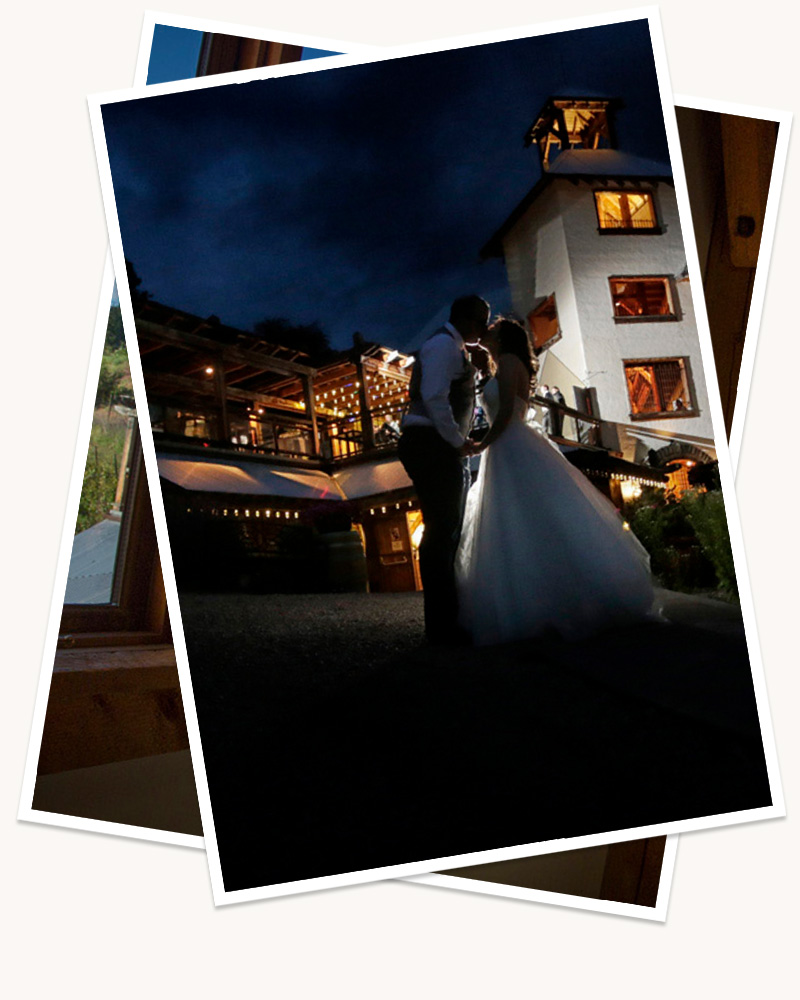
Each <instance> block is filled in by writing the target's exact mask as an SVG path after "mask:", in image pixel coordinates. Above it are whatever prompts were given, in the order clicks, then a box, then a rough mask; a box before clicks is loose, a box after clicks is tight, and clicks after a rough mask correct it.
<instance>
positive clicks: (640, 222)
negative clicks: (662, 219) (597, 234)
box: [595, 191, 657, 229]
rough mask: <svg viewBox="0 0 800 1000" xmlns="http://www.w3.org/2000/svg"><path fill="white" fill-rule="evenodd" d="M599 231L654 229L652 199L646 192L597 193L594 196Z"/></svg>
mask: <svg viewBox="0 0 800 1000" xmlns="http://www.w3.org/2000/svg"><path fill="white" fill-rule="evenodd" d="M595 201H596V203H597V217H598V219H599V221H600V228H601V229H655V228H656V225H657V221H656V211H655V205H654V204H653V198H652V196H651V195H649V194H647V193H646V192H638V193H632V192H622V191H598V192H597V193H596V194H595Z"/></svg>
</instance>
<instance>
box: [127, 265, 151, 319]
mask: <svg viewBox="0 0 800 1000" xmlns="http://www.w3.org/2000/svg"><path fill="white" fill-rule="evenodd" d="M125 270H126V271H127V273H128V288H130V291H131V302H132V303H133V311H134V312H136V310H137V308H138V307H140V306H143V305H144V304H145V303H146V302H149V301H150V292H145V291H144V290H142V289H140V288H139V285H141V283H142V279H141V278H140V277H139V275H138V274H137V273H136V268H135V267H134V266H133V262H132V261H130V260H128V259H127V258H125Z"/></svg>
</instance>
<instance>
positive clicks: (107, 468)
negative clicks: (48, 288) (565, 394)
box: [64, 306, 136, 604]
mask: <svg viewBox="0 0 800 1000" xmlns="http://www.w3.org/2000/svg"><path fill="white" fill-rule="evenodd" d="M135 424H136V411H135V409H134V405H133V392H132V389H131V381H130V371H129V368H128V356H127V354H126V351H125V340H124V336H123V332H122V320H121V317H120V311H119V306H112V307H111V311H110V313H109V319H108V327H107V331H106V343H105V347H104V349H103V361H102V365H101V368H100V379H99V382H98V387H97V397H96V400H95V411H94V420H93V422H92V433H91V438H90V441H89V452H88V455H87V458H86V468H85V471H84V476H83V488H82V490H81V499H80V506H79V508H78V518H77V521H76V524H75V538H74V540H73V543H72V555H71V558H70V564H69V574H68V577H67V589H66V592H65V594H64V603H65V604H111V603H113V601H114V581H115V575H116V572H117V552H118V549H119V537H120V529H121V527H122V521H123V516H124V509H125V496H126V485H127V481H128V473H129V468H128V465H129V454H130V446H131V442H132V438H133V433H134V427H135Z"/></svg>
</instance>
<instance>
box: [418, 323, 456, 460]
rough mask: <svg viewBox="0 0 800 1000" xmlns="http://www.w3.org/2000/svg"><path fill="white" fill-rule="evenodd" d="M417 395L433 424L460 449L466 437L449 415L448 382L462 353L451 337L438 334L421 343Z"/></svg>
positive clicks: (451, 414)
mask: <svg viewBox="0 0 800 1000" xmlns="http://www.w3.org/2000/svg"><path fill="white" fill-rule="evenodd" d="M424 351H425V356H424V358H423V361H422V381H421V385H420V395H421V396H422V401H423V403H424V404H425V410H426V411H427V414H428V416H429V417H430V418H431V420H432V421H433V426H434V427H435V428H436V430H437V431H438V432H439V434H441V436H442V437H443V438H444V439H445V441H447V443H448V444H451V445H452V446H453V447H454V448H458V449H460V448H461V447H462V446H463V444H464V442H465V440H466V438H465V436H464V435H463V434H462V433H461V431H460V430H459V427H458V424H457V423H456V422H455V420H454V419H453V409H452V407H451V406H450V385H451V383H452V382H453V380H454V379H456V378H457V377H458V376H459V375H460V374H461V371H462V369H463V366H464V357H463V355H462V353H461V351H460V350H459V349H458V346H457V345H456V342H455V341H454V340H453V338H452V337H448V336H447V335H446V334H440V335H438V336H436V337H431V339H430V340H429V341H427V343H426V344H425V346H424Z"/></svg>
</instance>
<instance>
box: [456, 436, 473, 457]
mask: <svg viewBox="0 0 800 1000" xmlns="http://www.w3.org/2000/svg"><path fill="white" fill-rule="evenodd" d="M458 453H459V455H460V456H461V457H462V458H469V457H470V455H477V454H478V442H477V441H473V440H472V438H467V440H466V441H465V442H464V443H463V444H462V445H461V448H460V449H459V452H458Z"/></svg>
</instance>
